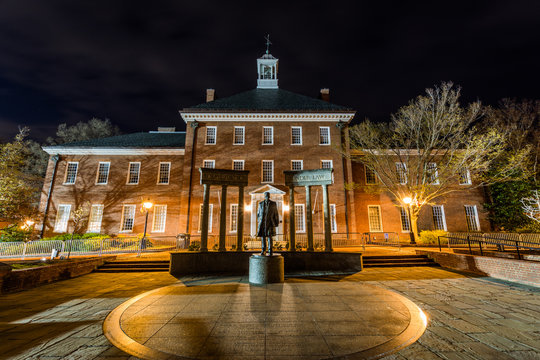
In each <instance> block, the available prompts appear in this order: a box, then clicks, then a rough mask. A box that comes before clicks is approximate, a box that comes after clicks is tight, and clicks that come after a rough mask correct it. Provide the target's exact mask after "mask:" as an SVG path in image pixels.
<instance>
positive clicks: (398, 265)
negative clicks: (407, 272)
mask: <svg viewBox="0 0 540 360" xmlns="http://www.w3.org/2000/svg"><path fill="white" fill-rule="evenodd" d="M413 266H440V265H439V264H437V263H436V262H411V263H373V264H364V267H413Z"/></svg>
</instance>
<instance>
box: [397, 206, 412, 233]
mask: <svg viewBox="0 0 540 360" xmlns="http://www.w3.org/2000/svg"><path fill="white" fill-rule="evenodd" d="M399 214H400V218H401V232H411V222H410V221H409V212H408V211H407V209H406V208H404V207H403V206H400V207H399Z"/></svg>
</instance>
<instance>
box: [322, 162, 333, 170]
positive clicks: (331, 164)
mask: <svg viewBox="0 0 540 360" xmlns="http://www.w3.org/2000/svg"><path fill="white" fill-rule="evenodd" d="M325 162H328V163H330V167H329V168H325V167H323V163H325ZM333 168H334V161H333V160H321V169H333Z"/></svg>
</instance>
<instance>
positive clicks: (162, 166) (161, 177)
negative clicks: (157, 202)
mask: <svg viewBox="0 0 540 360" xmlns="http://www.w3.org/2000/svg"><path fill="white" fill-rule="evenodd" d="M170 172H171V163H170V162H160V163H159V174H158V182H157V183H158V184H163V185H167V184H168V183H169V174H170Z"/></svg>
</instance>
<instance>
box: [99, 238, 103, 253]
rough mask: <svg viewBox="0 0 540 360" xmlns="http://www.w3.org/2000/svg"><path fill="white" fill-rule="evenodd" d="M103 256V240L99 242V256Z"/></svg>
mask: <svg viewBox="0 0 540 360" xmlns="http://www.w3.org/2000/svg"><path fill="white" fill-rule="evenodd" d="M102 254H103V239H100V240H99V256H101V255H102Z"/></svg>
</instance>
